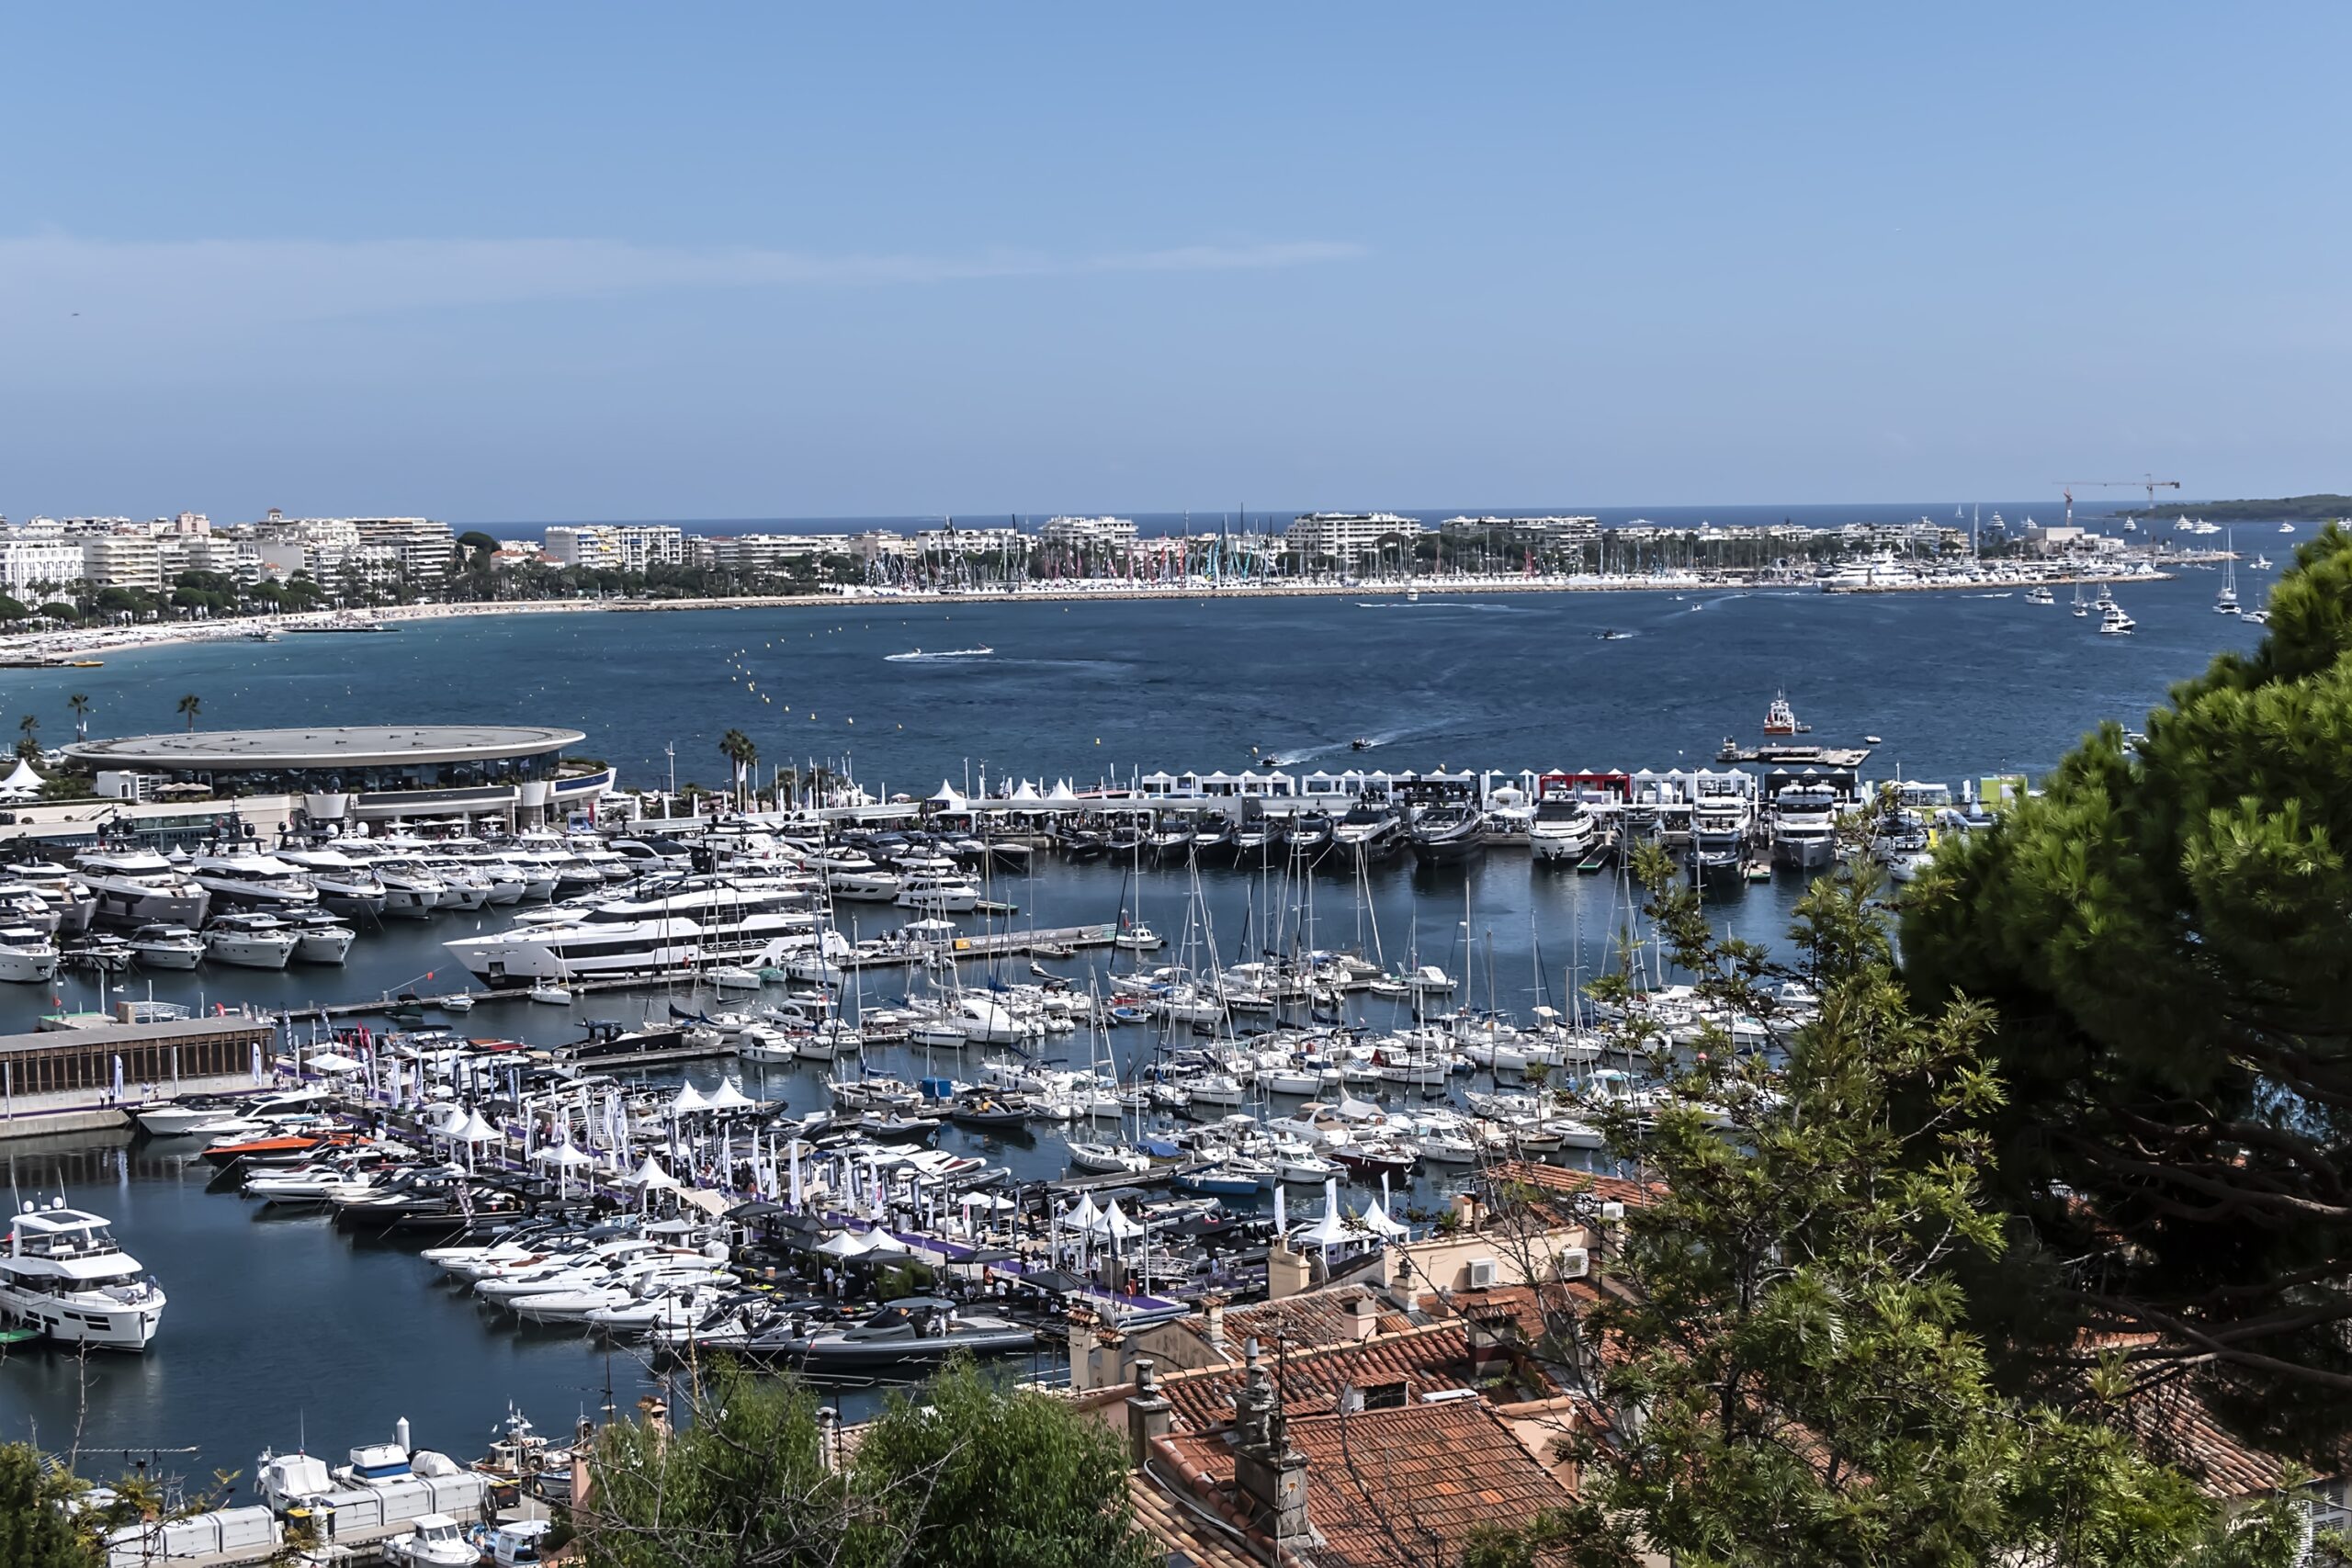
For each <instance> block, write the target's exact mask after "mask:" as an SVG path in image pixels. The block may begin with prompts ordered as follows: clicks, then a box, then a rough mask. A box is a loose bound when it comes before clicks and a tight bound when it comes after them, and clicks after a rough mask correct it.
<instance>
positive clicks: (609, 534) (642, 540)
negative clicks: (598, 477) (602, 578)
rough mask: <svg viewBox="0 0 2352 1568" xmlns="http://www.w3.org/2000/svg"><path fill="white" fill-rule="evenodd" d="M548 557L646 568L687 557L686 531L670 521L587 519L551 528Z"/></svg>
mask: <svg viewBox="0 0 2352 1568" xmlns="http://www.w3.org/2000/svg"><path fill="white" fill-rule="evenodd" d="M546 550H547V555H548V559H550V560H552V561H554V562H555V563H556V564H557V565H559V566H569V567H582V568H585V569H586V570H591V571H643V570H646V569H647V568H649V567H656V566H677V565H679V564H681V563H682V562H683V561H684V559H685V558H686V545H685V535H684V533H682V532H681V531H680V530H678V529H676V528H673V527H672V526H670V525H667V524H644V523H617V524H616V523H588V524H580V525H560V526H557V527H553V528H549V529H548V533H547V544H546Z"/></svg>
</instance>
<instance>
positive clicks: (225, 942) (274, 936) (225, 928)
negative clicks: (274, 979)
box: [204, 914, 301, 969]
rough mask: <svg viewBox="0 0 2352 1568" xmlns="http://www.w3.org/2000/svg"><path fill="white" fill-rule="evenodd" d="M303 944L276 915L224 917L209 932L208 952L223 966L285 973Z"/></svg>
mask: <svg viewBox="0 0 2352 1568" xmlns="http://www.w3.org/2000/svg"><path fill="white" fill-rule="evenodd" d="M300 940H301V939H300V937H299V936H298V935H297V934H296V932H295V930H294V928H293V927H292V926H289V925H288V924H287V923H286V922H285V921H283V920H281V919H278V918H277V916H275V915H262V914H253V915H221V916H219V917H217V918H216V919H214V920H213V922H212V923H211V924H210V925H209V926H208V927H206V928H205V931H204V950H205V952H206V953H207V954H208V955H209V956H210V957H213V958H217V959H219V960H220V962H221V963H223V964H237V965H239V966H240V967H243V968H246V969H283V968H285V967H286V961H287V960H288V958H291V957H292V956H293V955H294V949H295V947H296V945H297V944H298V943H299V942H300Z"/></svg>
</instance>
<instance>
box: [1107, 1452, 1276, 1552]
mask: <svg viewBox="0 0 2352 1568" xmlns="http://www.w3.org/2000/svg"><path fill="white" fill-rule="evenodd" d="M1127 1498H1128V1500H1129V1502H1131V1503H1132V1504H1133V1505H1134V1506H1135V1522H1136V1529H1139V1530H1141V1531H1143V1532H1144V1533H1145V1534H1146V1535H1148V1536H1149V1537H1151V1539H1152V1540H1156V1541H1158V1542H1159V1544H1160V1545H1161V1546H1163V1547H1165V1548H1166V1549H1167V1550H1168V1554H1169V1561H1170V1562H1171V1563H1172V1562H1176V1561H1177V1560H1178V1556H1179V1554H1180V1553H1181V1554H1182V1560H1183V1561H1185V1562H1191V1563H1193V1564H1194V1565H1195V1568H1261V1563H1260V1562H1259V1561H1258V1559H1256V1558H1254V1557H1252V1556H1250V1554H1249V1553H1248V1552H1247V1551H1244V1550H1243V1549H1242V1547H1241V1546H1240V1544H1239V1543H1238V1541H1236V1540H1234V1539H1233V1537H1232V1536H1231V1535H1230V1534H1228V1533H1227V1531H1226V1530H1220V1529H1217V1528H1216V1525H1215V1524H1213V1523H1211V1522H1210V1521H1209V1520H1208V1519H1205V1518H1203V1517H1201V1515H1202V1513H1203V1512H1204V1511H1205V1510H1202V1509H1198V1508H1195V1507H1193V1506H1188V1505H1187V1502H1186V1500H1185V1499H1182V1498H1179V1497H1176V1496H1174V1495H1171V1494H1170V1493H1169V1492H1168V1491H1166V1490H1164V1489H1163V1488H1161V1487H1160V1486H1159V1484H1158V1483H1155V1482H1154V1481H1153V1480H1152V1479H1151V1478H1150V1477H1149V1476H1148V1475H1143V1474H1133V1475H1130V1476H1128V1477H1127ZM1229 1528H1230V1527H1228V1529H1229Z"/></svg>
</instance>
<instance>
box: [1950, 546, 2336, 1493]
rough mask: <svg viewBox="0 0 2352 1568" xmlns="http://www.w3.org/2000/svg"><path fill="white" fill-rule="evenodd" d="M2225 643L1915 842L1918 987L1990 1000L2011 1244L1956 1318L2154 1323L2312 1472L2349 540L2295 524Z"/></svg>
mask: <svg viewBox="0 0 2352 1568" xmlns="http://www.w3.org/2000/svg"><path fill="white" fill-rule="evenodd" d="M2270 611H2271V619H2270V631H2269V636H2268V637H2267V640H2266V641H2265V643H2264V644H2263V646H2262V647H2261V649H2259V650H2258V651H2257V652H2256V653H2255V654H2253V655H2252V656H2250V657H2241V656H2238V655H2234V654H2227V655H2223V656H2222V657H2221V658H2219V659H2217V660H2214V661H2213V664H2212V667H2211V669H2210V670H2209V671H2207V672H2206V673H2205V674H2204V675H2202V676H2201V677H2199V678H2198V679H2196V680H2192V681H2188V682H2183V683H2182V684H2181V685H2179V686H2178V687H2177V688H2176V690H2175V691H2174V693H2173V694H2172V700H2171V702H2170V704H2169V705H2167V706H2165V708H2163V709H2161V710H2159V711H2158V712H2156V713H2155V714H2154V715H2152V716H2150V718H2149V720H2148V727H2147V735H2146V738H2145V739H2144V740H2138V741H2135V740H2132V739H2130V738H2127V737H2126V736H2125V734H2124V733H2123V732H2122V731H2121V730H2120V728H2117V727H2115V726H2113V725H2109V726H2108V727H2106V728H2103V729H2101V730H2100V731H2099V732H2098V733H2097V734H2095V735H2093V736H2090V737H2089V738H2088V739H2086V740H2085V741H2084V742H2083V744H2082V745H2081V746H2080V747H2078V748H2077V749H2076V750H2075V752H2074V753H2073V754H2072V755H2071V756H2069V757H2068V758H2067V759H2066V761H2064V764H2063V765H2062V766H2061V767H2060V768H2059V770H2058V772H2057V773H2055V774H2054V775H2053V776H2052V778H2051V779H2050V780H2049V781H2048V784H2047V789H2046V792H2045V793H2044V794H2043V795H2041V796H2039V797H2037V798H2034V799H2032V800H2030V801H2029V802H2027V803H2025V804H2023V805H2022V806H2020V807H2018V808H2017V809H2015V810H2014V811H2012V812H2010V813H2009V814H2007V817H2006V818H2004V819H2003V820H2002V821H2001V822H2000V823H1999V824H1998V825H1997V826H1996V828H1994V829H1991V830H1990V831H1987V832H1983V833H1978V834H1973V835H1970V836H1969V837H1968V839H1967V840H1965V841H1963V842H1961V843H1959V844H1957V845H1954V846H1952V847H1951V851H1950V852H1941V851H1939V854H1938V856H1937V861H1936V867H1935V871H1934V873H1933V874H1931V875H1930V876H1929V877H1928V878H1927V879H1925V880H1923V881H1922V882H1921V883H1919V884H1917V885H1915V889H1914V895H1915V897H1914V898H1913V899H1912V900H1911V903H1910V908H1909V913H1908V915H1907V917H1906V919H1905V925H1904V931H1903V946H1904V952H1905V963H1906V966H1907V968H1908V971H1909V976H1910V980H1911V984H1912V987H1913V992H1914V994H1915V995H1916V996H1917V997H1918V998H1921V999H1922V1000H1923V1002H1925V1003H1927V1004H1928V1005H1934V1004H1935V1001H1936V999H1937V998H1944V997H1948V996H1951V995H1953V994H1955V993H1965V994H1966V995H1968V996H1970V997H1973V998H1981V999H1982V1000H1983V1001H1985V1003H1986V1004H1988V1005H1989V1006H1990V1008H1991V1009H1992V1010H1993V1015H1994V1018H1995V1019H1996V1023H1995V1027H1994V1029H1993V1032H1992V1034H1991V1036H1990V1040H1989V1044H1990V1051H1991V1055H1992V1056H1993V1059H1994V1060H1995V1061H1996V1063H1997V1065H1998V1067H1999V1070H2000V1073H2001V1075H2002V1077H2003V1080H2004V1081H2005V1083H2007V1086H2008V1088H2009V1090H2010V1099H2009V1100H2008V1101H2007V1104H2006V1105H2004V1106H2003V1107H2001V1108H2000V1109H1999V1110H1998V1111H1996V1112H1995V1113H1994V1114H1993V1115H1991V1116H1990V1117H1988V1118H1987V1119H1986V1122H1985V1128H1986V1131H1987V1132H1988V1134H1990V1136H1991V1138H1992V1142H1993V1147H1994V1149H1995V1151H1996V1154H1997V1156H1998V1159H1997V1163H1996V1165H1995V1166H1994V1167H1993V1169H1994V1171H1995V1175H1994V1177H1993V1181H1994V1190H1995V1192H1996V1196H1997V1198H1998V1200H1999V1201H2001V1202H2002V1203H2003V1204H2004V1205H2005V1206H2006V1207H2007V1208H2008V1209H2010V1210H2011V1211H2013V1212H2014V1213H2016V1214H2017V1215H2018V1220H2019V1224H2018V1226H2017V1227H2016V1236H2015V1241H2016V1245H2015V1246H2013V1247H2012V1248H2011V1249H2010V1253H2009V1256H2008V1257H2007V1258H2005V1259H2003V1260H2002V1261H2001V1262H2000V1263H1998V1264H1997V1265H1991V1266H1988V1267H1986V1268H1985V1269H1982V1270H1981V1271H1980V1273H1979V1275H1978V1277H1977V1285H1976V1289H1975V1292H1974V1294H1975V1297H1976V1303H1977V1311H1978V1314H1979V1317H1980V1321H1981V1322H1982V1323H1983V1324H1984V1325H1986V1326H1987V1327H1988V1328H1991V1329H1994V1330H1996V1331H1997V1332H1998V1333H2000V1334H2001V1335H2003V1336H2004V1337H2010V1338H2014V1339H2016V1340H2017V1341H2018V1343H2020V1344H2021V1345H2022V1346H2024V1347H2026V1348H2028V1349H2030V1350H2031V1351H2033V1352H2034V1354H2032V1355H2030V1357H2025V1358H2021V1359H2020V1370H2021V1371H2029V1372H2039V1373H2041V1374H2042V1375H2046V1376H2052V1377H2058V1378H2064V1377H2066V1376H2069V1375H2071V1373H2072V1371H2074V1369H2075V1366H2076V1365H2077V1364H2078V1363H2079V1361H2080V1359H2081V1357H2082V1355H2083V1344H2084V1338H2085V1336H2086V1334H2087V1335H2090V1336H2102V1335H2104V1336H2109V1337H2111V1336H2112V1335H2113V1334H2115V1333H2129V1332H2134V1331H2142V1332H2145V1333H2148V1334H2152V1335H2154V1336H2159V1337H2160V1339H2158V1340H2157V1341H2154V1342H2151V1343H2145V1344H2142V1345H2140V1346H2138V1347H2136V1348H2134V1349H2133V1350H2132V1351H2131V1366H2132V1368H2133V1370H2134V1371H2135V1372H2136V1373H2137V1374H2138V1375H2139V1376H2140V1378H2141V1379H2142V1380H2143V1382H2161V1381H2165V1380H2173V1379H2183V1380H2187V1381H2188V1382H2189V1383H2190V1384H2191V1385H2193V1387H2194V1389H2195V1391H2196V1392H2197V1393H2199V1394H2200V1395H2202V1396H2203V1398H2204V1399H2205V1400H2206V1401H2207V1402H2208V1403H2209V1404H2211V1405H2212V1406H2213V1407H2214V1408H2216V1409H2218V1410H2219V1411H2221V1412H2222V1414H2223V1416H2225V1417H2227V1418H2228V1419H2230V1420H2231V1421H2232V1422H2233V1424H2234V1425H2235V1426H2236V1427H2238V1428H2239V1429H2240V1430H2241V1431H2242V1432H2243V1433H2245V1434H2246V1435H2247V1436H2249V1437H2250V1438H2252V1439H2254V1440H2255V1441H2256V1442H2259V1443H2262V1444H2264V1445H2266V1446H2271V1447H2276V1448H2282V1449H2284V1450H2287V1451H2289V1452H2294V1453H2299V1454H2301V1455H2303V1456H2305V1457H2306V1458H2308V1459H2310V1460H2311V1461H2312V1463H2313V1464H2314V1466H2315V1467H2320V1466H2324V1467H2325V1472H2326V1473H2334V1472H2335V1470H2336V1468H2338V1463H2339V1461H2337V1459H2336V1457H2335V1456H2336V1453H2337V1451H2338V1450H2337V1448H2336V1445H2337V1443H2338V1441H2339V1440H2340V1439H2341V1438H2342V1437H2343V1436H2344V1434H2345V1432H2346V1426H2347V1420H2348V1419H2352V1403H2347V1401H2346V1398H2345V1394H2346V1391H2347V1390H2352V1335H2347V1330H2346V1324H2347V1322H2352V863H2347V861H2346V852H2347V850H2352V536H2346V534H2345V533H2344V532H2343V531H2342V530H2340V529H2336V528H2330V529H2329V530H2328V531H2327V532H2325V533H2324V534H2323V535H2322V536H2320V537H2318V538H2316V539H2314V540H2312V541H2311V542H2309V543H2307V544H2306V545H2304V546H2303V547H2302V548H2301V551H2300V553H2299V559H2298V564H2297V566H2296V568H2295V569H2294V570H2291V571H2290V572H2289V573H2288V574H2287V575H2286V576H2284V577H2283V578H2282V579H2281V580H2280V581H2279V582H2278V585H2277V588H2276V590H2275V591H2274V592H2273V593H2272V595H2271V600H2270Z"/></svg>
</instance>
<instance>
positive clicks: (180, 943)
mask: <svg viewBox="0 0 2352 1568" xmlns="http://www.w3.org/2000/svg"><path fill="white" fill-rule="evenodd" d="M130 951H131V953H132V955H133V956H134V957H136V958H137V959H138V960H139V966H140V967H141V968H142V969H193V968H195V967H196V966H197V965H198V964H201V963H203V962H204V939H203V938H202V937H200V936H198V935H197V934H196V933H195V932H194V931H190V930H188V929H187V927H186V926H180V925H153V926H141V927H140V928H139V929H138V930H137V931H132V932H131V933H130Z"/></svg>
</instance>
